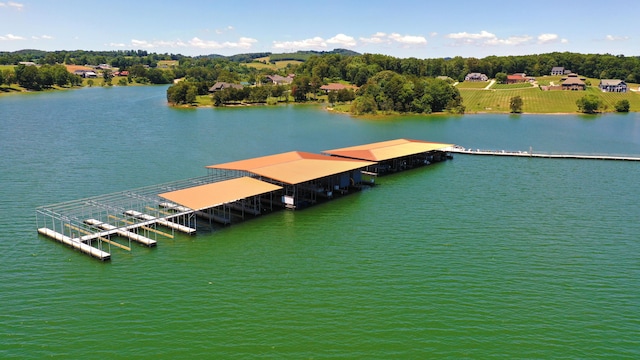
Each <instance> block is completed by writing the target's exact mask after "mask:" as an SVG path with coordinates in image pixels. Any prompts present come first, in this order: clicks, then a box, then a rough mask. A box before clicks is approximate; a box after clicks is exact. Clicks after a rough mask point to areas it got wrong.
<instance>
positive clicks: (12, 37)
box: [0, 34, 25, 41]
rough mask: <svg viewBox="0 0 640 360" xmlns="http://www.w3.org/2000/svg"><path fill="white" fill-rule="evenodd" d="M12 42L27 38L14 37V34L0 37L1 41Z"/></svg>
mask: <svg viewBox="0 0 640 360" xmlns="http://www.w3.org/2000/svg"><path fill="white" fill-rule="evenodd" d="M10 40H25V38H24V37H22V36H18V35H13V34H7V35H0V41H10Z"/></svg>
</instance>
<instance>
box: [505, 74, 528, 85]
mask: <svg viewBox="0 0 640 360" xmlns="http://www.w3.org/2000/svg"><path fill="white" fill-rule="evenodd" d="M527 81H528V79H527V77H526V76H525V74H523V73H518V74H513V75H507V84H519V83H523V82H527Z"/></svg>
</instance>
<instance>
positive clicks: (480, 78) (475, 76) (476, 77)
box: [464, 73, 489, 81]
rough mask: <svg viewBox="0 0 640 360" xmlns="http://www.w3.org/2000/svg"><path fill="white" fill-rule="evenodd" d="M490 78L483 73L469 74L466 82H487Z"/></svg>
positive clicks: (465, 78)
mask: <svg viewBox="0 0 640 360" xmlns="http://www.w3.org/2000/svg"><path fill="white" fill-rule="evenodd" d="M487 80H489V78H488V77H487V75H485V74H481V73H468V74H467V76H465V77H464V81H487Z"/></svg>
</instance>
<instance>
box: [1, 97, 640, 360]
mask: <svg viewBox="0 0 640 360" xmlns="http://www.w3.org/2000/svg"><path fill="white" fill-rule="evenodd" d="M165 90H166V88H165V87H131V88H127V87H123V88H111V89H102V88H91V89H82V90H76V91H65V92H56V93H47V94H33V95H26V96H5V97H2V98H0V358H3V359H41V358H56V359H88V358H99V359H103V358H105V359H131V358H134V359H158V358H167V359H174V358H220V359H229V358H235V359H249V358H269V359H311V358H314V359H326V358H335V359H427V358H438V359H439V358H451V359H465V358H468V359H490V358H501V359H505V358H506V359H513V358H536V359H552V358H554V359H555V358H561V359H638V358H640V240H639V239H640V235H639V234H640V203H639V200H640V181H639V176H640V163H638V162H624V161H594V160H552V159H532V158H503V157H482V156H470V155H457V156H455V158H454V159H453V160H452V161H447V162H445V163H440V164H436V165H433V166H430V167H425V168H421V169H417V170H412V171H407V172H404V173H400V174H397V175H392V176H388V177H383V178H380V179H378V186H375V187H373V188H371V189H367V190H365V191H362V192H359V193H357V194H353V195H350V196H347V197H344V198H340V199H338V200H336V201H332V202H328V203H325V204H322V205H319V206H315V207H311V208H308V209H305V210H302V211H295V212H293V211H282V212H278V213H274V214H270V215H268V216H264V217H261V218H259V219H255V220H251V221H247V222H245V223H242V224H236V225H232V226H230V227H226V228H224V229H220V230H217V231H215V232H213V233H204V234H198V235H195V236H186V235H179V236H177V237H176V238H175V239H168V240H164V239H160V243H159V245H158V247H157V248H151V249H148V248H145V247H142V246H135V245H134V247H133V251H132V252H131V253H129V252H125V251H123V250H120V249H117V248H114V247H112V248H111V249H112V250H111V252H112V260H111V262H107V263H102V262H100V261H97V260H95V259H92V258H90V257H88V256H86V255H83V254H81V253H78V252H75V251H73V250H72V249H70V248H68V247H65V246H64V245H61V244H59V243H57V242H55V241H53V240H50V239H47V238H45V237H41V236H38V235H37V232H36V224H35V208H36V207H38V206H41V205H47V204H52V203H58V202H63V201H68V200H75V199H79V198H84V197H89V196H95V195H101V194H106V193H111V192H116V191H121V190H126V189H131V188H136V187H141V186H146V185H152V184H157V183H162V182H168V181H173V180H180V179H185V178H189V177H194V176H200V175H204V174H206V171H205V168H204V166H206V165H210V164H216V163H221V162H227V161H233V160H240V159H245V158H249V157H255V156H262V155H269V154H274V153H279V152H285V151H291V150H300V151H309V152H320V151H322V150H326V149H332V148H337V147H344V146H351V145H359V144H364V143H369V142H375V141H383V140H389V139H395V138H412V139H422V140H429V141H436V142H448V143H454V144H459V145H462V146H465V147H469V148H481V149H506V150H523V151H525V150H526V151H528V150H529V149H530V148H533V150H534V151H536V150H537V151H552V152H579V153H610V154H630V155H638V154H640V114H638V113H631V114H625V115H618V114H610V115H603V116H594V117H587V116H577V115H576V116H573V115H562V116H554V115H522V116H507V115H465V116H457V117H449V116H432V117H413V116H406V117H398V118H393V119H391V118H390V119H382V120H381V119H377V120H365V119H355V118H351V117H349V116H346V115H338V114H332V113H329V112H327V111H324V110H323V109H322V108H321V107H319V106H307V105H299V106H294V105H289V106H278V107H252V108H243V109H237V108H234V109H171V108H169V107H167V106H166V103H165Z"/></svg>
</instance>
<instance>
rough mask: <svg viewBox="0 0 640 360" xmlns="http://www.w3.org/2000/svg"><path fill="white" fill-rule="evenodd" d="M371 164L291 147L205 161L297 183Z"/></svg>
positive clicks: (285, 181)
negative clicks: (231, 159) (247, 156)
mask: <svg viewBox="0 0 640 360" xmlns="http://www.w3.org/2000/svg"><path fill="white" fill-rule="evenodd" d="M374 164H375V163H374V162H370V161H362V160H352V159H341V158H336V157H332V156H327V155H320V154H313V153H307V152H302V151H291V152H286V153H282V154H275V155H268V156H262V157H258V158H253V159H246V160H240V161H234V162H229V163H225V164H218V165H209V166H207V168H209V169H222V170H241V171H247V172H250V173H253V174H256V175H260V176H264V177H268V178H270V179H274V180H277V181H282V182H284V183H287V184H299V183H302V182H305V181H311V180H315V179H320V178H323V177H327V176H331V175H335V174H340V173H344V172H348V171H351V170H356V169H360V168H364V167H367V166H369V165H374Z"/></svg>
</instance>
